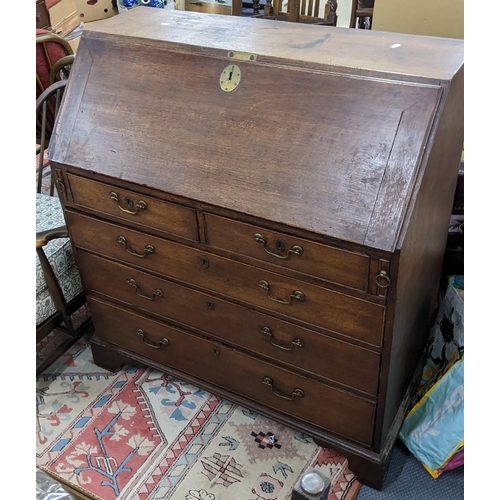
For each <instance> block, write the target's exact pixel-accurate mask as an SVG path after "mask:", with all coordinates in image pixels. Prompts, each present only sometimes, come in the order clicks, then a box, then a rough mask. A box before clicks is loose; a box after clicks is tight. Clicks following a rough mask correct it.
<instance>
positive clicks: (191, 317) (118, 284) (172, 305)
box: [79, 251, 380, 396]
mask: <svg viewBox="0 0 500 500" xmlns="http://www.w3.org/2000/svg"><path fill="white" fill-rule="evenodd" d="M79 263H80V266H81V268H82V271H83V274H84V276H85V285H86V287H87V290H88V291H89V292H90V293H91V294H92V293H94V292H99V293H101V294H104V295H107V296H108V297H110V298H113V299H117V300H119V301H122V302H125V303H127V304H128V305H130V306H132V307H134V308H136V309H139V310H141V311H144V312H146V313H154V314H157V315H160V316H163V317H164V318H166V319H172V320H174V321H176V322H179V323H182V324H184V325H186V326H188V327H192V328H195V329H198V330H200V331H202V332H206V333H208V334H209V335H210V336H214V337H217V338H220V339H222V340H224V341H227V342H230V343H231V344H233V345H235V346H237V347H242V348H245V349H248V350H251V351H253V352H255V353H256V354H258V355H260V356H264V357H267V358H268V359H270V360H276V361H279V362H281V363H283V364H286V365H288V366H290V367H291V368H292V369H294V368H297V369H299V370H302V371H305V372H309V373H311V374H313V375H315V376H316V377H317V378H321V379H324V380H325V381H327V382H336V383H339V384H342V385H345V386H346V387H350V388H354V389H358V390H359V391H363V392H365V393H367V394H369V395H371V396H376V395H377V390H378V373H379V366H380V355H379V354H378V353H375V352H373V351H370V350H368V349H364V348H362V347H358V346H354V345H351V344H349V343H347V342H342V341H340V340H336V339H332V338H330V337H327V336H326V335H321V334H319V333H316V332H313V331H311V330H309V329H307V328H301V327H298V326H296V325H293V324H291V323H288V322H286V321H281V320H279V319H276V318H273V317H271V316H268V315H266V314H262V313H259V312H256V311H252V310H250V309H247V308H246V307H243V306H239V305H236V304H232V303H230V302H227V301H225V300H222V299H219V298H216V297H213V296H211V295H208V294H205V293H201V292H197V291H195V290H193V289H191V288H188V287H185V286H182V285H178V284H175V283H172V282H170V281H167V280H164V279H161V278H158V277H156V276H152V275H150V274H148V273H145V272H142V271H138V270H137V269H133V268H131V267H128V266H125V265H122V264H118V263H116V262H112V261H110V260H107V259H103V258H101V257H97V256H96V255H93V254H89V253H87V252H83V251H80V252H79Z"/></svg>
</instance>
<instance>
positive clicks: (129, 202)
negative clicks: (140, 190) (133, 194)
mask: <svg viewBox="0 0 500 500" xmlns="http://www.w3.org/2000/svg"><path fill="white" fill-rule="evenodd" d="M109 197H110V198H111V199H112V200H113V201H116V204H117V205H118V208H119V209H120V210H121V211H122V212H125V213H126V214H131V215H137V214H138V213H139V210H146V208H148V207H147V205H146V202H145V201H143V200H139V201H138V202H137V203H136V205H135V206H136V209H135V210H128V209H127V208H123V207H121V206H120V200H119V198H118V195H117V194H116V193H115V192H114V191H111V192H110V193H109ZM125 203H126V204H127V205H129V206H131V207H132V206H133V205H134V202H133V201H132V200H131V199H130V198H129V197H128V196H126V197H125Z"/></svg>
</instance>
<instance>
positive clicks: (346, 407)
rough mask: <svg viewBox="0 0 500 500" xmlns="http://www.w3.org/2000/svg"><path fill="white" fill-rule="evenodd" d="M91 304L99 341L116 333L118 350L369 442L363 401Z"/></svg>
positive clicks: (369, 416) (370, 410) (369, 414)
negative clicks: (267, 380) (297, 393)
mask: <svg viewBox="0 0 500 500" xmlns="http://www.w3.org/2000/svg"><path fill="white" fill-rule="evenodd" d="M91 303H92V306H91V307H92V313H93V320H94V323H95V325H96V327H97V328H99V330H100V331H101V332H102V335H101V337H102V338H103V339H104V340H108V341H110V342H115V341H116V340H117V337H116V336H115V335H111V334H110V333H109V332H113V331H119V332H120V345H121V346H123V347H126V348H127V349H129V350H130V351H133V352H137V353H140V354H143V355H144V356H147V357H151V358H152V359H154V360H156V361H160V362H162V363H165V364H168V365H170V366H171V367H172V368H174V369H178V370H180V371H183V372H186V373H188V374H190V375H194V376H197V377H200V378H204V379H206V380H207V381H209V382H211V383H213V384H215V385H220V386H221V387H225V388H227V389H229V390H233V391H237V392H239V393H242V394H244V395H246V396H247V397H248V398H250V399H251V400H252V399H255V400H257V401H261V402H264V403H265V404H267V405H268V406H270V407H272V408H276V409H280V410H281V411H286V412H287V413H289V414H291V415H295V416H296V417H298V418H299V419H301V420H305V421H306V422H314V423H315V425H317V426H319V427H322V428H325V429H329V430H330V431H333V432H335V433H337V434H340V435H343V436H345V437H348V438H351V439H354V440H355V441H358V442H361V443H364V444H369V443H370V442H371V434H372V430H371V426H372V425H371V424H372V421H373V416H374V409H375V405H374V404H373V403H372V402H370V401H368V400H366V399H364V398H361V397H357V396H354V395H352V394H350V393H348V392H345V391H341V390H338V389H335V388H333V387H328V386H326V385H323V384H318V383H317V382H316V383H315V382H314V381H312V380H311V379H309V378H306V377H302V376H300V375H298V374H296V373H294V372H291V371H289V370H286V369H283V368H279V367H276V365H275V364H274V363H267V362H265V361H261V360H258V359H256V358H253V357H250V356H247V355H245V354H243V353H241V352H239V351H235V350H232V349H229V348H227V347H225V346H222V345H219V344H215V343H214V342H211V341H209V340H206V339H203V338H201V337H198V336H194V335H191V334H189V333H187V332H185V331H182V330H179V329H176V328H173V327H169V326H167V325H165V324H162V323H158V322H155V321H153V320H151V319H148V318H146V317H145V316H140V315H137V314H133V313H131V312H129V311H127V310H126V309H121V308H118V307H116V306H111V305H109V304H104V303H102V302H99V301H97V300H96V299H91ZM139 329H140V330H142V331H143V332H144V335H145V336H146V337H145V338H146V340H147V342H149V343H150V344H153V345H155V346H158V345H160V342H161V341H162V339H165V338H166V339H167V340H168V345H165V346H163V347H160V348H155V347H151V346H150V345H148V344H147V343H146V342H144V340H143V337H141V336H139V335H138V334H137V331H138V330H139ZM265 377H269V378H271V379H272V380H273V382H274V384H275V385H274V386H273V387H272V388H271V387H269V386H267V385H265V384H264V383H263V380H264V378H265ZM297 388H298V389H301V390H302V391H303V393H304V396H303V397H295V398H293V399H292V400H288V399H284V398H282V397H280V396H278V395H276V394H275V392H273V389H274V391H276V392H279V393H280V394H281V393H283V394H284V395H285V396H287V397H291V394H293V392H294V390H295V389H297ZM319 406H322V407H324V408H328V411H324V412H320V415H318V414H317V411H316V409H317V408H318V407H319Z"/></svg>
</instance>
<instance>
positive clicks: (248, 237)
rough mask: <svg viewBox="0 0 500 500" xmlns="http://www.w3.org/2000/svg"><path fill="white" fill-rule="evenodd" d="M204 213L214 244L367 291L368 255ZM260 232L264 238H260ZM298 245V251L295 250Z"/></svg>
mask: <svg viewBox="0 0 500 500" xmlns="http://www.w3.org/2000/svg"><path fill="white" fill-rule="evenodd" d="M204 216H205V217H204V221H205V223H206V239H207V244H208V245H210V246H213V247H218V248H223V249H227V250H230V251H232V252H235V253H237V254H240V255H248V256H251V257H254V258H256V259H259V260H264V261H266V262H271V263H273V264H276V265H278V266H282V267H285V268H289V269H294V270H298V271H301V272H303V273H305V274H308V275H312V276H321V277H322V278H324V279H325V280H329V281H333V282H334V283H341V284H342V285H346V286H350V287H353V288H358V289H360V290H364V291H366V287H367V281H368V270H369V258H368V256H366V255H362V254H357V253H352V252H345V251H342V250H338V249H336V248H333V247H331V246H326V245H321V244H318V243H313V242H311V241H307V240H304V239H303V238H297V237H295V236H290V235H286V234H283V233H279V232H276V231H269V230H267V229H266V228H262V227H259V226H252V225H250V224H244V223H242V222H238V221H234V220H232V219H228V218H225V217H224V218H223V217H218V216H216V215H213V214H204ZM228 234H230V235H231V237H230V238H228V237H227V235H228ZM256 235H258V236H261V237H262V238H260V239H259V238H258V239H257V240H256ZM297 247H298V249H297ZM294 249H295V252H298V253H294Z"/></svg>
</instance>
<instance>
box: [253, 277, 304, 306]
mask: <svg viewBox="0 0 500 500" xmlns="http://www.w3.org/2000/svg"><path fill="white" fill-rule="evenodd" d="M259 286H260V287H261V288H263V289H264V290H267V296H268V297H269V298H270V299H271V300H273V301H274V302H278V303H279V304H291V303H292V301H293V299H295V300H298V301H299V302H303V301H304V300H306V296H305V295H304V294H303V293H302V292H301V291H300V290H295V292H293V293H292V294H291V295H290V300H283V299H277V298H276V297H272V296H271V287H270V285H269V283H268V282H267V281H265V280H260V282H259Z"/></svg>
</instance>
